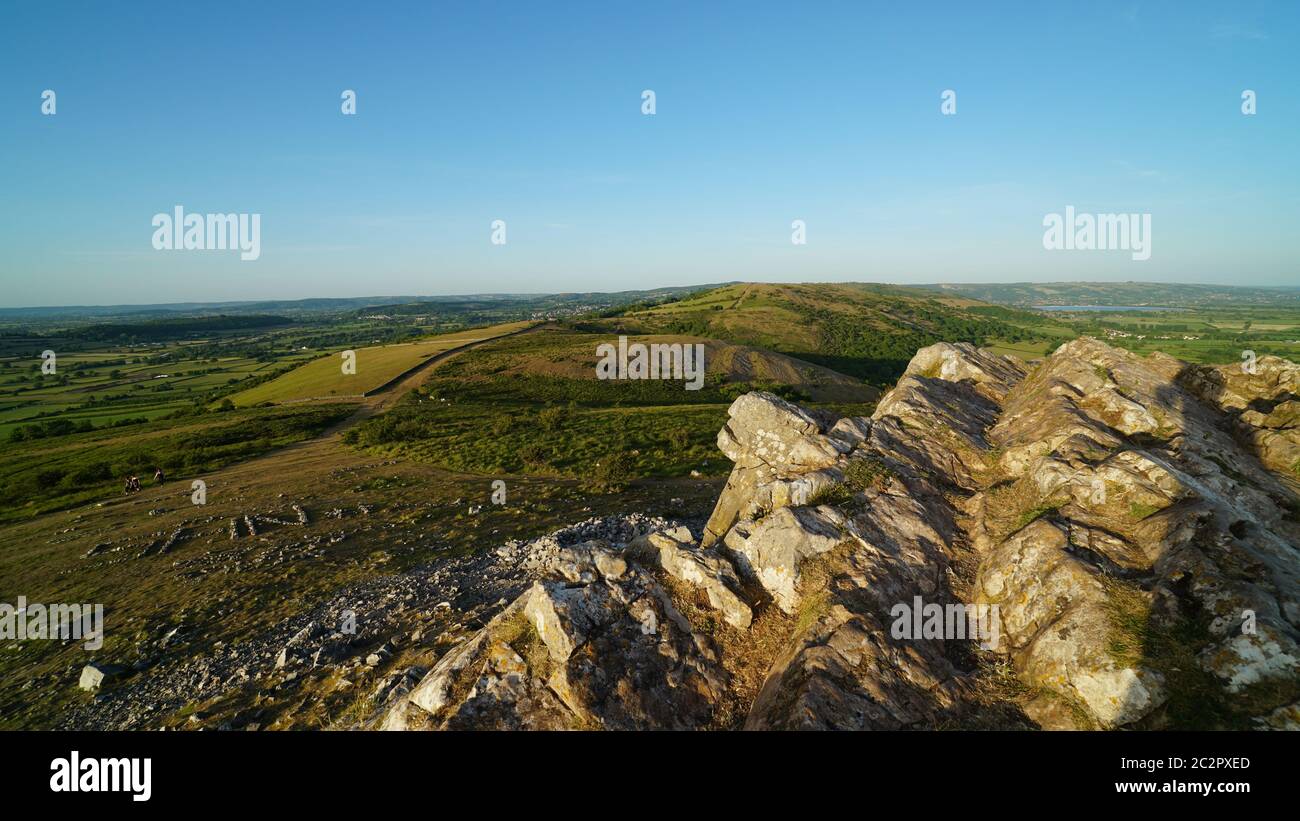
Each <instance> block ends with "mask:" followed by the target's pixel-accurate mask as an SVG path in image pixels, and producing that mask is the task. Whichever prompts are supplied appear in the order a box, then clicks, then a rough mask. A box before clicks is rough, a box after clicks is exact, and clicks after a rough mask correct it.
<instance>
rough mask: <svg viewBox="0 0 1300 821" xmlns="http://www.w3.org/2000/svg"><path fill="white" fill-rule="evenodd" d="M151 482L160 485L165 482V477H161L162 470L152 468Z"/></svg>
mask: <svg viewBox="0 0 1300 821" xmlns="http://www.w3.org/2000/svg"><path fill="white" fill-rule="evenodd" d="M153 480H154V481H155V482H157V483H158V484H160V485H161V484H162V483H163V482H164V481H166V477H165V476H163V472H162V468H154V472H153Z"/></svg>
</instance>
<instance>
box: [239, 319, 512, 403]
mask: <svg viewBox="0 0 1300 821" xmlns="http://www.w3.org/2000/svg"><path fill="white" fill-rule="evenodd" d="M528 325H529V323H527V322H512V323H509V324H505V325H495V326H492V327H489V328H480V329H478V330H474V331H461V332H459V333H452V334H445V335H441V336H437V337H433V338H431V339H427V340H422V341H419V342H409V343H402V344H397V345H380V346H376V347H370V348H356V349H353V350H355V353H356V372H355V373H351V374H348V373H344V372H343V368H342V361H343V360H342V356H341V355H340V354H341V352H338V353H333V354H330V355H327V356H323V357H321V358H319V359H315V360H313V361H311V362H308V363H306V364H305V365H303V366H301V367H299V368H295V369H294V370H292V371H290V372H289V373H286V374H284V375H283V376H280V377H278V378H276V379H273V380H271V381H269V382H265V383H263V384H261V385H258V386H256V387H254V388H251V389H249V390H246V391H241V392H239V393H237V394H235V395H234V396H232V397H230V398H231V401H232V402H234V403H235V405H236V406H239V407H249V406H252V405H260V404H261V403H263V402H271V403H283V402H293V401H300V400H305V399H327V398H342V397H359V396H364V395H365V394H366V393H368V392H370V391H373V390H375V389H376V388H378V387H380V386H382V385H384V384H386V383H387V382H389V381H391V380H392V379H393V378H395V377H397V376H399V375H401V374H402V373H404V372H406V371H408V370H410V369H411V368H414V367H415V366H416V365H419V364H420V363H421V362H424V361H426V360H428V359H429V358H430V357H433V356H436V355H438V354H440V353H445V352H446V351H449V350H451V349H452V348H458V347H460V346H461V345H467V344H469V343H471V342H479V341H481V340H484V339H491V338H492V337H495V336H501V335H502V334H508V333H512V332H514V331H518V330H522V329H523V328H526V327H528Z"/></svg>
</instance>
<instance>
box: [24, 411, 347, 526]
mask: <svg viewBox="0 0 1300 821" xmlns="http://www.w3.org/2000/svg"><path fill="white" fill-rule="evenodd" d="M354 410H355V406H354V405H351V404H343V403H332V404H320V405H312V406H310V407H300V408H274V409H271V408H259V409H256V410H247V411H234V412H226V413H210V414H203V415H200V416H189V417H185V418H181V419H175V420H165V421H162V420H159V421H154V422H141V423H138V424H133V425H128V426H123V427H117V428H113V429H109V430H102V429H101V430H92V431H86V432H82V433H72V434H64V435H55V436H48V437H42V438H38V439H32V440H24V441H11V442H8V443H6V445H5V449H4V452H3V453H4V455H3V457H2V458H0V522H3V521H9V520H15V519H25V518H29V517H32V516H37V515H40V514H42V513H47V512H49V511H53V510H63V509H65V508H68V507H71V506H73V505H77V504H83V503H85V502H89V501H95V500H102V499H105V498H116V497H118V496H120V494H121V492H122V482H123V480H124V478H125V477H126V476H130V475H136V476H139V477H140V480H141V481H142V482H144V483H146V484H151V483H152V482H153V471H154V469H155V468H158V467H161V468H162V469H163V471H164V473H165V474H166V475H167V478H168V479H169V480H171V481H173V482H175V483H176V488H177V492H184V489H185V487H186V486H187V485H188V481H186V480H188V479H190V478H193V477H202V476H204V475H205V474H206V473H209V472H211V471H214V470H217V469H219V468H222V467H225V466H226V465H229V464H233V463H235V462H238V461H242V460H244V459H248V458H251V457H253V456H257V455H260V454H263V453H267V452H269V451H272V450H276V449H278V448H282V447H284V446H286V445H289V444H292V443H294V442H299V441H302V440H304V439H308V438H310V437H312V436H315V435H316V434H318V433H320V432H321V431H323V430H325V429H326V428H328V427H329V426H331V425H333V424H335V423H337V422H339V421H341V420H343V419H344V418H346V417H347V416H348V415H349V414H351V413H352V412H353V411H354Z"/></svg>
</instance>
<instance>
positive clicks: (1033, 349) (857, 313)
mask: <svg viewBox="0 0 1300 821" xmlns="http://www.w3.org/2000/svg"><path fill="white" fill-rule="evenodd" d="M1041 324H1042V320H1041V318H1039V317H1037V316H1036V315H1034V314H1030V313H1026V312H1022V311H1016V310H1014V309H1010V308H1004V307H999V306H993V305H988V304H987V303H983V302H980V301H978V300H973V299H969V298H967V297H962V296H956V295H946V294H938V293H935V292H934V291H927V290H924V289H918V288H902V287H896V286H890V285H871V284H862V283H833V284H826V283H820V284H802V285H772V284H758V283H740V284H735V285H727V286H724V287H721V288H716V289H713V290H710V291H707V292H705V293H702V294H698V295H696V296H693V297H691V298H689V299H684V300H681V301H679V302H672V303H668V304H665V305H659V306H655V307H651V308H647V309H643V310H630V311H628V312H626V313H624V314H622V315H620V316H617V317H610V318H606V319H600V320H595V321H593V322H591V323H587V325H586V327H595V328H601V329H603V330H606V331H610V332H624V333H644V334H654V333H659V334H686V335H692V336H699V337H709V338H713V339H721V340H726V341H728V342H733V343H737V344H741V345H749V346H752V347H756V348H765V349H768V350H771V351H777V352H779V353H783V354H787V355H789V356H793V357H796V358H798V359H802V360H805V361H807V362H812V363H815V364H818V365H823V366H825V367H828V368H831V369H833V370H835V371H838V372H840V373H843V374H847V375H849V376H855V377H858V378H861V379H865V380H866V381H868V382H869V383H871V384H873V385H877V386H881V387H884V386H887V385H890V384H892V383H893V381H894V380H895V379H897V378H898V376H899V374H901V373H902V372H903V368H905V367H906V365H907V362H908V360H909V359H911V357H912V355H913V354H914V353H916V350H917V349H918V348H922V347H924V346H926V345H931V344H933V343H935V342H939V341H949V342H956V341H966V342H973V343H975V344H978V345H990V344H992V345H994V346H1002V347H1004V348H1005V347H1006V346H1008V345H1010V346H1018V347H1017V348H1015V349H1013V350H1011V351H1008V352H1015V353H1018V354H1019V355H1021V356H1039V355H1042V354H1044V353H1046V352H1047V351H1048V350H1049V349H1050V348H1051V347H1052V345H1053V344H1054V342H1055V341H1057V340H1058V339H1064V338H1065V337H1066V333H1064V332H1062V333H1060V334H1059V335H1057V334H1053V333H1049V332H1045V331H1044V330H1040V329H1038V328H1037V327H1036V326H1038V325H1041Z"/></svg>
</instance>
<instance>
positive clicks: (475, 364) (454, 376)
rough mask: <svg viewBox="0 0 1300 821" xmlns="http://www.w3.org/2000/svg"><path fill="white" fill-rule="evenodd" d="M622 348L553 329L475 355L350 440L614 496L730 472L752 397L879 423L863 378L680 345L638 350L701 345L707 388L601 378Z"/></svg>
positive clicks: (713, 344)
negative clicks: (730, 419) (731, 435)
mask: <svg viewBox="0 0 1300 821" xmlns="http://www.w3.org/2000/svg"><path fill="white" fill-rule="evenodd" d="M615 341H616V339H615V337H613V336H611V335H610V334H609V333H608V332H579V331H572V330H544V331H539V332H536V333H531V334H528V335H523V336H517V337H512V338H510V339H503V340H500V341H498V342H494V343H492V344H490V345H486V346H483V347H481V348H478V349H475V350H473V351H469V352H467V353H465V354H463V355H461V356H458V357H456V358H455V359H453V360H451V361H448V362H447V363H445V364H443V365H442V366H440V367H439V368H438V369H437V370H436V371H434V372H433V373H432V374H431V376H430V378H429V380H428V381H426V382H425V384H424V385H423V386H422V387H421V389H420V390H419V391H417V392H415V393H413V394H411V395H410V396H408V397H407V398H406V400H404V401H403V402H402V403H401V404H399V405H398V406H397V407H395V408H394V409H393V410H391V411H389V412H388V413H386V414H384V415H383V416H380V417H376V418H373V419H370V420H367V421H366V422H363V423H362V424H361V425H359V426H358V427H356V428H354V429H353V430H351V431H349V432H348V434H347V437H346V441H348V442H350V443H351V444H355V445H359V446H361V447H364V448H367V449H370V450H372V451H373V452H376V453H382V454H385V455H390V456H404V457H407V458H413V459H417V460H420V461H424V462H432V463H434V464H438V465H441V466H444V467H447V468H451V469H453V470H459V471H468V472H475V473H484V474H494V475H500V474H529V475H540V476H560V477H569V478H576V479H581V480H583V481H585V482H587V483H589V484H590V485H591V486H592V487H593V488H597V489H609V488H614V487H619V486H621V485H622V484H625V483H626V482H627V481H630V480H632V479H637V478H647V477H660V478H663V477H680V476H686V475H689V474H690V473H691V472H692V471H696V472H698V473H699V474H701V475H705V476H714V475H723V474H725V472H726V471H727V470H728V469H729V467H730V466H729V463H727V461H726V459H724V458H722V457H721V456H719V454H718V452H717V446H716V444H715V441H716V438H717V433H718V430H719V428H721V426H722V424H723V422H725V420H726V411H727V407H728V406H729V405H730V404H731V402H732V401H733V400H734V399H735V398H736V397H737V396H739V395H740V394H742V393H745V392H746V391H749V390H753V389H756V388H762V389H766V390H771V391H775V392H777V393H779V394H782V395H785V396H787V397H789V398H792V399H799V400H801V401H808V400H810V399H813V400H820V404H831V405H834V406H835V407H837V408H841V409H844V410H847V411H851V412H854V413H869V412H870V410H871V406H872V403H873V402H874V401H875V399H876V397H877V395H878V393H877V391H876V390H875V389H873V388H871V387H870V386H868V385H866V384H864V383H862V382H861V381H860V380H857V379H853V378H850V377H847V376H844V375H842V374H838V373H834V372H832V371H829V370H827V369H825V368H822V367H818V366H816V365H810V364H808V363H806V362H800V361H798V360H794V359H791V358H790V357H787V356H782V355H780V354H773V353H771V352H768V351H760V350H755V349H752V348H747V347H743V346H738V345H734V344H729V343H723V342H718V341H717V340H698V339H697V338H695V337H684V336H672V335H661V336H635V337H632V338H630V339H629V340H628V341H629V343H637V342H641V343H651V342H684V343H693V342H696V341H699V342H701V343H702V344H704V345H705V346H706V353H705V359H706V363H707V366H706V378H705V382H704V386H703V388H702V389H700V390H694V391H692V390H686V389H685V387H684V385H683V383H682V382H680V381H673V380H600V379H597V378H596V370H595V363H596V359H597V356H596V346H597V345H599V344H600V343H602V342H615ZM814 404H818V402H814Z"/></svg>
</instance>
